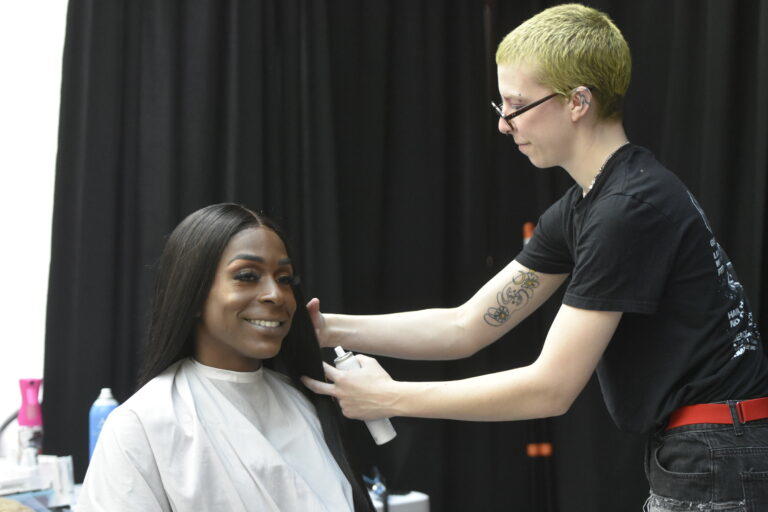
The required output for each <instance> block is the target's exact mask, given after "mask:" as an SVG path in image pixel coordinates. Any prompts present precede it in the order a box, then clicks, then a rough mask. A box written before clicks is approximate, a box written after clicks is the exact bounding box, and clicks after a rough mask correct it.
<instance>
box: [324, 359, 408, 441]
mask: <svg viewBox="0 0 768 512" xmlns="http://www.w3.org/2000/svg"><path fill="white" fill-rule="evenodd" d="M335 350H336V355H337V356H338V357H337V358H336V359H334V360H333V365H334V366H335V367H336V368H338V369H339V370H351V369H353V368H360V362H359V361H358V360H357V358H355V355H354V354H353V353H352V352H344V349H343V348H342V347H336V348H335ZM365 426H366V427H368V431H369V432H370V433H371V436H373V440H374V441H375V442H376V444H379V445H381V444H384V443H388V442H389V441H391V440H393V439H394V438H395V436H396V435H397V432H395V429H394V427H393V426H392V423H391V422H390V421H389V420H388V419H387V418H381V419H378V420H367V421H366V422H365Z"/></svg>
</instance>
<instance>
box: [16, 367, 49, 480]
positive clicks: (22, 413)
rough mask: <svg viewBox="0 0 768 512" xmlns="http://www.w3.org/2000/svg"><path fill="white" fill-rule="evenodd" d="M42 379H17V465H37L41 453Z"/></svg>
mask: <svg viewBox="0 0 768 512" xmlns="http://www.w3.org/2000/svg"><path fill="white" fill-rule="evenodd" d="M42 383H43V380H42V379H19V389H20V390H21V407H20V408H19V418H18V423H19V463H20V464H22V465H25V466H33V465H36V464H37V456H38V455H40V454H41V453H42V451H43V412H42V410H41V408H40V400H39V397H40V385H41V384H42Z"/></svg>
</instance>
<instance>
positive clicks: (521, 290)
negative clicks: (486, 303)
mask: <svg viewBox="0 0 768 512" xmlns="http://www.w3.org/2000/svg"><path fill="white" fill-rule="evenodd" d="M538 287H539V276H537V275H536V272H533V271H528V272H523V271H520V272H518V274H517V275H516V276H515V277H514V278H512V281H511V282H509V283H507V284H506V285H504V288H503V289H502V290H501V291H500V292H499V293H498V294H496V302H498V306H491V307H490V308H488V311H486V312H485V314H484V315H483V320H485V323H487V324H488V325H492V326H494V327H498V326H500V325H502V324H503V323H505V322H506V321H507V320H509V317H510V316H511V315H512V312H513V311H517V310H518V309H521V308H523V307H524V306H525V305H526V304H528V302H530V300H531V298H532V297H533V290H534V288H538Z"/></svg>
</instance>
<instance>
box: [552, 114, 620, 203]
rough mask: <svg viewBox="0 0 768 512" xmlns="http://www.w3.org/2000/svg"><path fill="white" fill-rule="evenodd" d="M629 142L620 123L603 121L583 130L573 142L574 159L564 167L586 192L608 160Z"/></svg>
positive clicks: (572, 153)
mask: <svg viewBox="0 0 768 512" xmlns="http://www.w3.org/2000/svg"><path fill="white" fill-rule="evenodd" d="M626 142H627V134H626V133H625V132H624V125H623V124H622V122H621V120H620V119H618V120H602V121H597V122H594V123H592V124H589V125H587V124H584V125H582V126H580V127H579V128H578V129H577V130H576V132H575V136H574V138H573V140H572V144H573V146H572V152H571V155H572V157H571V158H570V160H569V161H568V162H566V163H565V164H564V165H563V167H564V168H565V170H566V171H568V174H570V175H571V177H572V178H573V179H574V180H575V181H576V183H578V184H579V186H580V187H581V188H582V189H583V190H584V191H586V190H587V189H588V188H589V185H590V184H591V183H592V180H593V179H594V178H595V176H596V175H597V173H598V171H599V170H600V169H601V168H602V166H603V164H605V162H606V160H607V159H608V157H610V156H611V154H613V153H614V152H615V151H616V150H617V149H618V148H620V147H621V146H622V145H623V144H624V143H626Z"/></svg>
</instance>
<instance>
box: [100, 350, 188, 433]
mask: <svg viewBox="0 0 768 512" xmlns="http://www.w3.org/2000/svg"><path fill="white" fill-rule="evenodd" d="M183 363H184V361H183V360H182V361H177V362H176V363H174V364H172V365H171V366H169V367H168V368H166V369H165V371H163V372H162V373H161V374H160V375H158V376H157V377H155V378H153V379H152V380H150V381H149V382H147V383H146V384H145V385H144V386H142V387H141V388H139V389H138V390H137V391H136V392H135V393H134V394H133V395H131V397H130V398H128V400H126V401H125V402H123V403H122V404H121V405H120V406H119V407H117V408H116V409H115V410H114V411H112V413H111V414H110V415H109V418H112V417H113V416H115V418H114V420H113V421H112V423H113V424H114V425H113V426H114V427H124V428H131V427H132V426H136V425H139V424H142V423H145V422H147V421H155V422H158V421H162V419H163V418H165V417H167V415H165V414H162V411H168V410H170V409H172V407H173V394H174V389H173V388H174V382H175V380H176V377H177V375H178V373H179V369H180V368H181V366H182V364H183Z"/></svg>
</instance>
